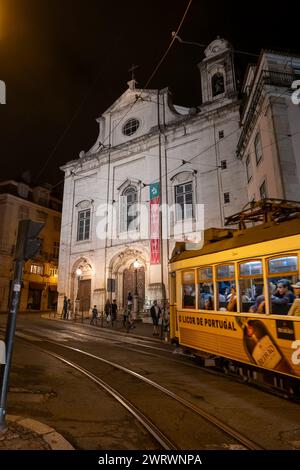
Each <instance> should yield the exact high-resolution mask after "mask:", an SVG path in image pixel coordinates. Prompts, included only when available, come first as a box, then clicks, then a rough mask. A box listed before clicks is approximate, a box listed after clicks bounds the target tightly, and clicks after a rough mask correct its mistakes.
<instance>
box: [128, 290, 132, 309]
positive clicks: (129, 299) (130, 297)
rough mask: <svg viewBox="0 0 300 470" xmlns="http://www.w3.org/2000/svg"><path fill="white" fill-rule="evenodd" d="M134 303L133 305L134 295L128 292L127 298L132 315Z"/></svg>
mask: <svg viewBox="0 0 300 470" xmlns="http://www.w3.org/2000/svg"><path fill="white" fill-rule="evenodd" d="M132 303H133V297H132V295H131V292H128V296H127V307H128V310H129V313H130V312H131V310H132Z"/></svg>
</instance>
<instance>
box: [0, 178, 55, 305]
mask: <svg viewBox="0 0 300 470" xmlns="http://www.w3.org/2000/svg"><path fill="white" fill-rule="evenodd" d="M0 217H1V225H0V311H1V312H7V311H8V306H9V299H10V294H11V283H12V279H13V272H14V252H15V247H16V241H17V235H18V224H19V221H20V220H23V219H31V220H34V221H37V222H43V223H44V224H45V227H44V228H43V229H42V231H41V233H40V238H41V240H42V247H41V250H40V253H39V254H38V255H37V256H36V257H35V258H34V260H29V261H27V262H26V263H25V266H24V275H23V282H22V289H21V300H20V308H19V310H20V311H23V312H26V311H45V310H54V309H55V310H56V306H57V277H58V255H59V239H60V229H61V201H60V200H59V199H57V198H55V197H53V196H51V194H50V190H49V189H48V188H47V187H42V186H37V187H33V188H32V187H30V185H29V184H27V183H25V182H16V181H13V180H10V181H4V182H1V183H0Z"/></svg>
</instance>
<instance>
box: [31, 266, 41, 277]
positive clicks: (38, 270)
mask: <svg viewBox="0 0 300 470" xmlns="http://www.w3.org/2000/svg"><path fill="white" fill-rule="evenodd" d="M30 273H31V274H39V275H40V276H42V275H43V274H44V266H42V265H40V264H32V265H31V266H30Z"/></svg>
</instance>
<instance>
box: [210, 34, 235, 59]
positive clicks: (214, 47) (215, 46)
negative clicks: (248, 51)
mask: <svg viewBox="0 0 300 470" xmlns="http://www.w3.org/2000/svg"><path fill="white" fill-rule="evenodd" d="M228 49H232V46H231V44H230V43H229V42H228V41H226V39H222V38H220V37H218V38H217V39H215V40H214V41H213V42H211V43H210V44H209V46H208V47H207V48H206V49H205V51H204V53H205V56H206V57H207V58H210V57H213V56H216V55H218V54H221V53H222V52H224V51H226V50H228Z"/></svg>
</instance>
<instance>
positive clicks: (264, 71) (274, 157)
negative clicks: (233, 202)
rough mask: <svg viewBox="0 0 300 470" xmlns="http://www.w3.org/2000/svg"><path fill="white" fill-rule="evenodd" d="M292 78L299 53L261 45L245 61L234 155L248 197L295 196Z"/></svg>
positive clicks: (298, 109)
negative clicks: (253, 61) (253, 60)
mask: <svg viewBox="0 0 300 470" xmlns="http://www.w3.org/2000/svg"><path fill="white" fill-rule="evenodd" d="M297 80H300V57H291V56H289V55H287V54H280V53H276V52H268V51H263V52H262V53H261V56H260V59H259V61H258V64H257V65H251V66H249V67H248V71H247V73H246V77H245V80H244V85H243V92H244V94H245V101H244V104H243V107H242V112H241V125H242V132H241V136H240V139H239V143H238V147H237V155H238V157H239V158H240V159H241V160H242V161H243V164H244V165H245V171H246V177H247V192H248V199H249V201H251V200H253V199H255V200H260V199H264V198H266V197H268V198H275V199H287V200H291V201H300V106H299V100H298V101H297V100H296V101H295V99H293V95H294V94H295V88H296V86H297V84H296V83H295V82H296V81H297ZM298 86H300V81H299V83H298Z"/></svg>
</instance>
